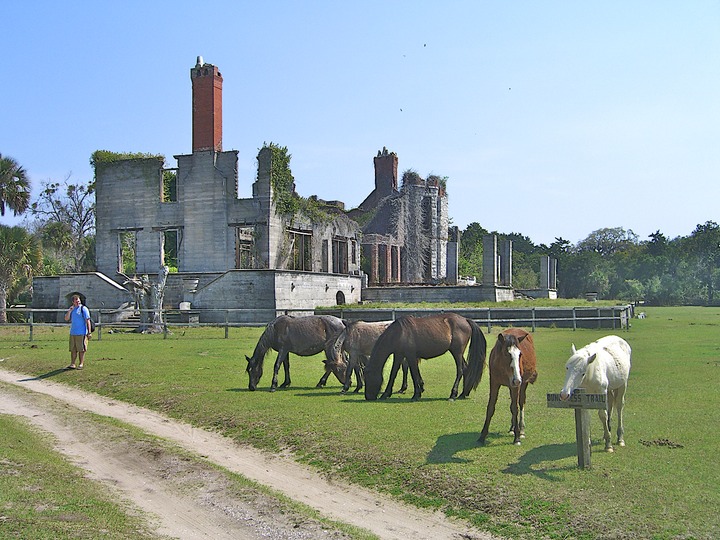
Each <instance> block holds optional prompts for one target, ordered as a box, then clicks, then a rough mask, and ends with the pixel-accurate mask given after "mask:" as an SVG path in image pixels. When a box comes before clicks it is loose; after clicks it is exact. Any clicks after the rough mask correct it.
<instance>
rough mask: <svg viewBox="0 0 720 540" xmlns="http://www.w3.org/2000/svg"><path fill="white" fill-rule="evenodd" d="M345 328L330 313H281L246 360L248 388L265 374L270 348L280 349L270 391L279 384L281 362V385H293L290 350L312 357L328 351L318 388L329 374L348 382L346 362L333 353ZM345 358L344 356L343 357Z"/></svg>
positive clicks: (254, 386) (299, 354) (251, 388)
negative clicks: (266, 357) (266, 358)
mask: <svg viewBox="0 0 720 540" xmlns="http://www.w3.org/2000/svg"><path fill="white" fill-rule="evenodd" d="M344 328H345V324H344V323H343V321H342V320H341V319H338V318H337V317H333V316H331V315H310V316H307V317H291V316H289V315H280V316H279V317H278V318H277V319H275V320H274V321H272V322H271V323H270V324H268V325H267V327H266V328H265V331H264V332H263V334H262V336H260V339H259V340H258V342H257V345H256V346H255V351H254V352H253V355H252V357H251V358H248V356H245V358H246V359H247V362H248V365H247V373H248V375H249V377H250V383H249V385H248V388H249V389H250V390H255V389H256V388H257V385H258V382H260V377H262V374H263V362H264V360H265V355H266V354H267V352H268V351H269V350H270V349H274V350H276V351H277V352H278V355H277V359H276V360H275V366H274V370H273V378H272V384H271V385H270V391H271V392H274V391H275V390H276V389H277V384H278V371H279V370H280V364H282V365H283V366H284V367H285V381H284V382H283V383H282V385H281V386H280V387H281V388H284V387H286V386H289V385H290V359H289V353H293V354H297V355H298V356H312V355H314V354H317V353H319V352H321V351H325V356H326V358H327V360H325V374H324V375H323V376H322V377H321V378H320V381H319V382H318V383H317V386H318V387H321V386H325V383H326V382H327V379H328V377H329V376H330V373H334V374H335V376H336V377H337V378H338V380H339V381H340V382H341V383H344V382H345V363H344V361H341V362H340V363H338V362H337V361H336V360H335V358H334V357H333V356H332V354H331V352H330V348H331V347H332V345H333V343H334V342H335V338H336V337H337V335H338V334H339V333H340V332H342V330H343V329H344ZM340 360H343V359H340Z"/></svg>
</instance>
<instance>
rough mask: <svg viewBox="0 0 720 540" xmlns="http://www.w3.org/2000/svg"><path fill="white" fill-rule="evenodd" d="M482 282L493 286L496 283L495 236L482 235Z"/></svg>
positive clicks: (496, 258)
mask: <svg viewBox="0 0 720 540" xmlns="http://www.w3.org/2000/svg"><path fill="white" fill-rule="evenodd" d="M482 284H483V285H486V286H489V287H495V286H496V285H497V284H498V255H497V236H496V235H494V234H488V235H485V236H483V275H482Z"/></svg>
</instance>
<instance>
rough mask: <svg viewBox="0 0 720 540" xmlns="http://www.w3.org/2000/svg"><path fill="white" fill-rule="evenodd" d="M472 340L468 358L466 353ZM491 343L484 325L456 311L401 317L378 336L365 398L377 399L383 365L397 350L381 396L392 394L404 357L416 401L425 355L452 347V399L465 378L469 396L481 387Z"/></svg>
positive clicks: (367, 374) (465, 393)
mask: <svg viewBox="0 0 720 540" xmlns="http://www.w3.org/2000/svg"><path fill="white" fill-rule="evenodd" d="M468 343H470V349H469V351H468V362H467V364H466V363H465V359H464V358H463V353H464V352H465V348H466V347H467V345H468ZM486 347H487V344H486V342H485V336H484V335H483V333H482V330H480V327H479V326H478V325H477V324H476V323H475V322H474V321H473V320H471V319H466V318H465V317H462V316H460V315H458V314H456V313H438V314H435V315H429V316H427V317H412V316H407V317H401V318H399V319H397V320H396V321H395V322H393V323H392V324H391V325H390V326H388V327H387V330H385V332H383V333H382V335H381V336H380V337H379V338H378V340H377V342H376V343H375V346H374V347H373V350H372V353H371V354H370V360H369V361H368V363H367V366H365V399H367V400H370V401H372V400H376V399H377V397H378V393H379V392H380V387H381V386H382V378H383V368H384V367H385V363H386V362H387V359H388V357H389V356H390V355H391V354H394V359H393V364H392V370H391V371H390V379H389V380H388V384H387V387H386V388H385V391H384V392H383V394H382V396H381V397H380V399H386V398H388V397H390V396H391V395H392V387H393V383H394V382H395V377H396V376H397V372H398V369H400V364H401V363H402V361H403V360H406V361H407V363H408V368H409V369H410V375H412V380H413V385H414V388H415V391H414V393H413V396H412V400H413V401H417V400H418V399H420V396H421V395H422V393H423V391H424V383H423V380H422V377H421V376H420V369H419V367H418V363H419V361H420V359H422V358H435V357H436V356H440V355H442V354H444V353H445V352H447V351H450V353H451V354H452V356H453V358H454V359H455V383H454V384H453V386H452V390H451V391H450V399H451V400H453V399H455V398H456V397H458V385H459V384H460V379H462V380H463V391H462V394H461V396H462V397H467V396H468V395H469V394H470V392H471V391H472V390H474V389H475V388H477V385H478V383H479V382H480V378H481V377H482V373H483V369H484V367H485V351H486Z"/></svg>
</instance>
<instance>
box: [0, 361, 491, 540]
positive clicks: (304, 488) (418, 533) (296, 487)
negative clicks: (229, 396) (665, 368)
mask: <svg viewBox="0 0 720 540" xmlns="http://www.w3.org/2000/svg"><path fill="white" fill-rule="evenodd" d="M0 381H1V382H5V383H9V384H12V385H15V386H17V387H21V388H23V389H25V390H27V392H19V391H2V392H0V413H4V414H15V415H22V416H25V417H27V418H28V419H29V420H30V421H31V422H32V423H33V424H35V425H37V426H39V427H40V428H41V429H43V430H45V431H47V432H49V433H51V434H53V435H54V436H55V438H56V439H57V441H58V449H59V450H60V451H61V452H63V453H64V454H66V455H67V456H68V457H69V458H70V459H71V460H72V461H73V462H74V463H75V464H77V465H78V466H80V467H82V468H83V469H85V470H87V471H88V474H89V476H90V477H91V478H93V479H95V480H99V481H101V482H103V483H106V484H109V485H111V486H112V487H113V488H114V489H118V490H120V491H121V492H122V494H123V495H124V496H125V497H126V498H127V499H129V500H130V501H132V502H133V503H134V504H136V505H137V506H139V507H140V508H141V509H143V510H145V511H147V512H149V513H150V514H152V515H154V516H156V517H157V522H158V523H157V531H158V533H159V534H163V535H168V536H172V537H176V538H182V539H195V538H198V539H200V538H238V537H242V538H248V539H251V540H252V539H255V538H258V539H259V538H277V539H282V538H288V539H290V538H297V539H302V538H313V539H315V538H334V539H339V538H343V537H344V535H343V534H342V533H339V532H338V531H333V530H328V529H326V528H324V527H323V526H322V525H321V524H319V523H314V522H309V521H308V520H306V519H303V520H302V522H299V521H298V519H297V516H292V515H287V514H286V513H285V512H274V511H273V504H276V503H273V500H272V499H271V498H269V497H262V496H257V497H252V500H251V501H248V499H247V498H243V499H241V500H234V499H233V497H232V496H231V494H230V493H229V490H223V485H222V478H221V475H219V474H218V473H212V468H211V467H208V466H203V465H202V460H185V461H183V460H177V459H173V458H171V457H170V456H164V458H162V459H161V458H160V456H158V451H157V449H153V450H152V451H151V452H150V451H146V452H142V448H137V447H135V448H132V449H131V450H130V449H129V448H128V445H131V444H134V445H135V446H138V445H140V446H142V443H138V442H137V441H135V442H129V441H128V440H127V439H126V438H125V439H122V440H113V439H112V438H110V439H108V437H107V436H105V434H104V433H103V430H102V429H101V428H98V427H97V422H91V421H89V420H87V419H86V420H85V421H83V420H82V416H83V415H77V414H72V411H73V410H77V409H79V410H81V411H88V412H93V413H96V414H99V415H102V416H108V417H112V418H116V419H118V420H121V421H123V422H126V423H128V424H131V425H134V426H136V427H138V428H140V429H141V430H142V431H144V432H146V433H148V434H152V435H155V436H157V437H160V438H162V439H164V440H167V441H170V442H172V443H173V444H175V445H177V446H179V447H180V448H183V449H185V450H187V451H189V452H191V453H193V454H196V455H198V456H201V457H202V458H204V459H205V460H207V461H208V462H210V463H212V464H216V465H219V466H221V467H223V468H225V469H227V470H229V471H232V472H234V473H237V474H240V475H242V476H244V477H246V478H249V479H251V480H254V481H256V482H258V483H260V484H263V485H265V486H268V487H270V488H272V489H274V490H276V491H278V492H281V493H283V494H284V495H286V496H287V497H289V498H291V499H293V500H296V501H299V502H302V503H304V504H306V505H308V506H310V507H312V508H314V509H316V510H317V511H318V512H320V513H321V514H322V515H323V516H325V517H327V518H330V519H333V520H336V521H340V522H344V523H348V524H351V525H355V526H357V527H361V528H364V529H367V530H370V531H372V532H373V533H374V534H376V535H377V536H379V537H380V538H382V539H383V540H385V539H389V540H392V539H398V540H405V539H407V538H414V539H419V540H421V539H428V540H442V539H452V540H461V539H467V540H471V539H472V540H491V539H492V537H491V536H489V535H485V534H483V533H479V532H477V531H474V530H470V529H468V528H467V527H464V526H462V525H459V524H457V523H454V522H453V521H450V520H449V519H447V518H446V517H445V516H444V515H443V514H440V513H438V512H435V513H430V512H425V511H421V510H419V509H416V508H413V507H410V506H406V505H403V504H399V503H397V502H394V501H392V500H390V499H389V498H387V497H384V496H382V495H378V494H377V493H374V492H371V491H369V490H365V489H362V488H359V487H356V486H349V485H346V484H343V483H340V482H334V481H333V480H332V479H327V478H325V477H323V476H320V475H319V474H317V473H315V472H314V471H312V470H311V469H309V468H307V467H304V466H302V465H300V464H298V463H296V462H294V461H292V460H290V459H288V458H285V457H281V456H276V455H271V454H269V453H264V452H260V451H258V450H255V449H253V448H250V447H247V446H241V445H238V444H236V443H234V442H232V441H230V440H229V439H226V438H224V437H221V436H219V435H217V434H214V433H211V432H208V431H204V430H201V429H197V428H194V427H192V426H190V425H188V424H184V423H181V422H177V421H175V420H171V419H169V418H167V417H165V416H163V415H161V414H158V413H155V412H153V411H150V410H147V409H142V408H140V407H136V406H134V405H129V404H127V403H123V402H120V401H115V400H112V399H109V398H105V397H101V396H98V395H96V394H92V393H88V392H84V391H81V390H78V389H75V388H71V387H69V386H66V385H62V384H59V383H55V382H52V381H48V380H41V379H34V378H30V377H27V376H25V375H22V374H19V373H15V372H11V371H6V370H2V369H0ZM8 390H14V389H8ZM50 400H52V401H50ZM59 405H62V406H59ZM92 426H95V427H94V428H93V427H92ZM182 478H192V482H188V483H187V485H185V486H183V485H182V480H179V479H182ZM190 483H192V486H193V488H192V489H190V488H189V487H188V485H189V484H190ZM198 483H200V484H201V485H200V487H198Z"/></svg>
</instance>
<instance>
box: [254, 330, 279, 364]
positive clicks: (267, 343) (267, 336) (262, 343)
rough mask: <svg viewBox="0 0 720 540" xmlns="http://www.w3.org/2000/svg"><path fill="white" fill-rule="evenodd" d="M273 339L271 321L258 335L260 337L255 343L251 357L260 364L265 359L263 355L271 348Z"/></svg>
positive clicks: (273, 331)
mask: <svg viewBox="0 0 720 540" xmlns="http://www.w3.org/2000/svg"><path fill="white" fill-rule="evenodd" d="M273 339H275V321H273V322H271V323H270V324H268V325H267V326H266V327H265V331H264V332H263V333H262V335H261V336H260V339H259V340H258V342H257V345H255V350H254V351H253V354H252V357H253V358H254V359H255V361H256V362H257V363H258V364H259V365H260V366H262V365H263V362H264V361H265V356H266V355H267V353H268V351H269V350H270V349H271V348H272V341H273Z"/></svg>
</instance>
